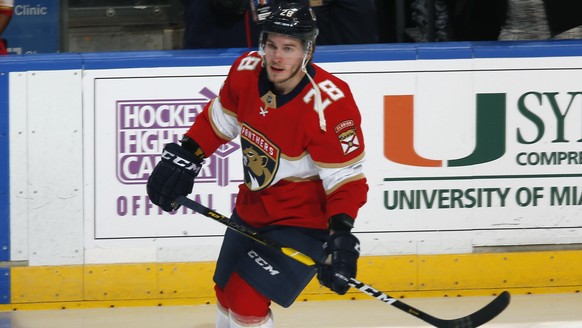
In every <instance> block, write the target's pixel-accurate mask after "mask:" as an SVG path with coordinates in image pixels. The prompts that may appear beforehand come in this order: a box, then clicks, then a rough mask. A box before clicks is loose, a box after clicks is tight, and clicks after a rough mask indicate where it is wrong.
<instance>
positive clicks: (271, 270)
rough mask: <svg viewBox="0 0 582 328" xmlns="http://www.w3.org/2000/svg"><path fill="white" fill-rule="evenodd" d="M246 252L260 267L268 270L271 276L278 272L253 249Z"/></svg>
mask: <svg viewBox="0 0 582 328" xmlns="http://www.w3.org/2000/svg"><path fill="white" fill-rule="evenodd" d="M247 254H248V255H249V257H250V258H251V259H253V260H255V262H257V264H258V265H259V266H260V267H261V268H263V269H264V270H265V271H268V272H269V273H270V274H271V275H272V276H274V275H278V274H279V271H277V270H275V269H274V268H273V266H272V265H270V264H269V263H268V262H267V261H265V260H264V259H263V258H262V257H260V256H259V254H257V253H256V252H255V251H253V250H250V251H249V252H248V253H247Z"/></svg>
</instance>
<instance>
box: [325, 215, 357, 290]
mask: <svg viewBox="0 0 582 328" xmlns="http://www.w3.org/2000/svg"><path fill="white" fill-rule="evenodd" d="M338 217H339V220H338ZM334 219H335V220H334ZM334 221H335V222H334ZM338 222H339V223H338ZM330 227H332V230H335V232H333V233H332V234H331V235H330V236H329V238H328V240H327V242H326V243H325V244H324V245H323V249H324V251H325V254H326V255H327V257H328V258H331V264H323V265H320V266H319V267H318V269H317V279H319V283H320V284H322V285H324V286H326V287H328V288H329V289H331V290H333V291H334V292H336V293H338V294H339V295H344V294H345V293H346V292H347V291H348V289H349V288H350V286H349V285H348V279H349V278H355V277H356V272H357V267H358V257H360V241H359V240H358V238H356V236H354V235H352V234H351V233H350V230H351V228H352V227H353V219H351V218H350V217H348V216H347V215H345V214H340V215H338V216H335V217H332V219H331V222H330Z"/></svg>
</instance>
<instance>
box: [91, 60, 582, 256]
mask: <svg viewBox="0 0 582 328" xmlns="http://www.w3.org/2000/svg"><path fill="white" fill-rule="evenodd" d="M578 60H579V61H580V63H578V64H577V65H580V64H582V59H578ZM552 61H553V62H552V65H555V61H556V59H555V58H553V59H552ZM443 62H444V61H441V60H430V61H421V60H417V61H388V62H357V63H350V66H349V70H348V69H345V68H344V67H346V66H345V65H342V64H341V63H326V64H323V65H322V66H324V67H325V68H326V69H328V70H329V71H331V72H333V73H335V74H337V75H338V76H339V77H340V78H342V79H344V80H345V81H347V82H348V84H349V85H350V87H351V89H352V92H353V94H354V96H355V98H356V102H357V104H358V106H359V107H360V111H361V113H362V117H363V129H364V134H365V142H366V158H367V159H366V163H365V172H366V176H367V178H368V183H369V185H370V191H369V195H368V203H367V204H366V205H365V206H364V207H363V208H362V209H361V211H360V214H359V216H358V219H357V224H356V232H358V233H359V234H360V237H361V239H364V240H367V239H369V241H368V242H367V245H368V247H370V248H369V250H368V254H383V253H398V252H402V253H409V252H441V251H442V252H468V251H471V249H472V247H475V246H497V245H524V244H540V243H575V242H580V238H579V233H580V229H581V228H580V227H581V226H582V223H581V221H580V220H582V219H581V218H582V210H581V209H582V206H581V205H582V184H581V182H582V173H581V171H580V168H581V167H582V166H581V165H582V151H581V150H580V149H581V148H580V145H581V143H582V124H581V122H582V91H581V90H580V88H579V86H578V83H577V80H578V78H577V76H578V75H579V70H578V69H577V68H575V67H573V68H571V69H569V68H564V67H560V68H554V66H551V65H549V64H548V63H549V61H548V59H544V58H531V59H523V58H521V59H511V58H508V59H490V60H487V59H483V60H479V61H476V60H472V59H460V60H454V61H448V62H447V65H443ZM569 65H574V66H576V60H575V59H571V60H570V62H569ZM507 67H518V68H512V69H507ZM519 67H522V68H519ZM578 67H579V66H578ZM201 69H202V68H197V69H196V72H200V70H201ZM204 69H205V70H206V71H205V72H207V73H204V74H195V73H190V74H187V73H185V70H184V69H181V70H178V69H175V70H173V69H170V68H168V69H166V70H164V71H163V74H159V73H157V74H153V75H152V74H148V73H144V72H141V73H140V75H139V76H135V75H133V76H131V75H127V76H120V73H119V72H115V71H114V70H112V71H107V70H103V71H95V72H88V74H87V75H86V77H85V78H86V80H87V81H89V84H88V85H93V86H94V116H93V117H94V129H95V143H94V164H95V168H94V172H95V181H94V184H95V188H94V191H95V196H94V198H95V231H94V237H95V238H96V239H132V238H133V239H136V238H137V239H139V238H162V237H193V236H194V237H195V236H217V235H220V234H221V233H222V232H223V230H224V229H223V228H222V227H218V226H217V225H214V224H213V223H211V222H210V223H209V222H207V221H208V220H203V219H201V218H200V215H197V214H194V213H191V212H188V211H185V210H183V209H179V210H178V211H177V213H174V214H168V213H164V212H162V211H161V210H159V209H158V208H157V207H156V206H154V205H152V204H151V202H150V201H149V199H148V198H147V195H146V190H145V183H146V179H147V177H148V176H149V173H150V172H151V171H152V170H153V167H154V166H155V164H156V163H157V161H158V160H159V155H160V153H161V150H162V148H163V145H164V144H165V143H168V142H175V141H177V140H179V138H181V136H182V135H183V133H184V132H185V131H186V129H187V128H188V127H189V126H190V125H191V123H192V122H193V121H194V120H195V118H196V116H197V115H198V113H200V111H201V110H202V108H203V107H204V105H205V104H206V102H207V101H208V100H209V99H211V98H213V97H214V96H215V95H216V93H217V92H218V90H219V88H220V85H221V83H222V81H223V80H224V78H225V77H226V69H227V68H225V67H216V68H213V67H205V68H204ZM97 72H99V73H97ZM114 72H115V73H114ZM208 72H210V73H208ZM121 75H123V74H121ZM324 101H325V99H324ZM239 148H240V146H239V144H238V140H236V139H235V140H233V141H232V142H230V143H228V144H227V145H225V146H224V147H223V148H221V149H219V151H218V152H217V153H215V154H214V155H213V156H212V157H211V158H209V159H208V161H207V163H206V165H205V166H204V169H203V171H202V174H201V175H200V176H199V177H198V179H197V180H196V182H195V186H194V191H193V193H192V194H191V195H190V197H192V198H194V199H195V200H197V201H200V202H201V203H203V204H204V205H206V206H208V207H210V208H213V209H216V210H218V211H219V212H222V213H225V214H229V213H230V212H231V211H232V210H233V206H234V205H233V204H234V201H235V197H236V192H237V185H238V184H239V183H240V182H241V181H242V180H243V178H242V171H241V166H240V161H241V157H240V154H239V153H240V152H239V151H238V149H239ZM402 240H405V241H407V243H406V245H405V243H402V242H401V241H402ZM374 243H377V244H378V247H376V246H374ZM391 243H392V244H391ZM422 243H424V247H425V249H420V248H419V247H420V246H419V245H420V244H422ZM396 244H397V245H398V246H394V245H396ZM380 245H382V246H380ZM386 245H389V246H386ZM390 245H392V246H394V247H396V248H391V247H392V246H390ZM403 245H404V246H403ZM383 247H385V248H383ZM398 247H402V248H400V249H399V248H398ZM435 247H436V248H435Z"/></svg>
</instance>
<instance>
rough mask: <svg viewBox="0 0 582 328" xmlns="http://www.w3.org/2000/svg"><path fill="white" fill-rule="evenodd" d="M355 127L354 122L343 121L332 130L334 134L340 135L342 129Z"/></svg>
mask: <svg viewBox="0 0 582 328" xmlns="http://www.w3.org/2000/svg"><path fill="white" fill-rule="evenodd" d="M355 126H356V124H355V123H354V120H345V121H343V122H341V123H339V124H338V125H336V126H335V128H334V130H335V133H340V132H341V131H342V130H343V129H347V128H353V127H355Z"/></svg>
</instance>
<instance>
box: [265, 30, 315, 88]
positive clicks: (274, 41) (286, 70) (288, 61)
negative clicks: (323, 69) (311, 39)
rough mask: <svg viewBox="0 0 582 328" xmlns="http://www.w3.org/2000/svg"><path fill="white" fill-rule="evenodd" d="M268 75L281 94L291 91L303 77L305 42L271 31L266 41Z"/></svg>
mask: <svg viewBox="0 0 582 328" xmlns="http://www.w3.org/2000/svg"><path fill="white" fill-rule="evenodd" d="M265 62H266V63H265V68H266V69H267V76H268V78H269V80H270V81H271V82H273V84H275V88H276V89H277V91H278V92H280V93H281V94H286V93H289V92H291V91H292V90H293V89H294V88H295V87H296V86H297V84H298V83H299V82H300V81H301V79H302V78H303V75H304V74H305V73H303V71H302V70H301V64H302V62H303V43H302V42H301V40H299V39H296V38H293V37H289V36H285V35H281V34H275V33H269V34H268V35H267V40H266V42H265Z"/></svg>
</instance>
